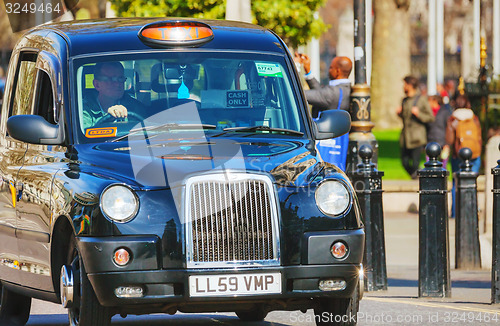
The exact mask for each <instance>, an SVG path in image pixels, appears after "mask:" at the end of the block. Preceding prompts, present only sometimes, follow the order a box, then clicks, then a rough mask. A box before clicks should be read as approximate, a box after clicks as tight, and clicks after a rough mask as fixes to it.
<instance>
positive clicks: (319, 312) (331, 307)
mask: <svg viewBox="0 0 500 326" xmlns="http://www.w3.org/2000/svg"><path fill="white" fill-rule="evenodd" d="M316 300H318V302H317V306H316V308H314V314H315V315H316V316H315V320H316V325H317V326H354V325H356V323H357V314H358V311H359V282H358V283H357V285H356V288H355V289H354V291H353V293H352V295H351V297H350V298H320V299H316Z"/></svg>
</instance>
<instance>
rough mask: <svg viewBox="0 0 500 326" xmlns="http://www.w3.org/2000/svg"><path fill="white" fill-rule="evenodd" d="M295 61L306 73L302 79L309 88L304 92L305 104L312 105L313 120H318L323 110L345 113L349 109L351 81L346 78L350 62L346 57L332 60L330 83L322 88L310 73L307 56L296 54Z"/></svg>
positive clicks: (350, 65)
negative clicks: (335, 110)
mask: <svg viewBox="0 0 500 326" xmlns="http://www.w3.org/2000/svg"><path fill="white" fill-rule="evenodd" d="M295 60H296V61H297V62H299V63H301V64H302V65H303V66H304V71H305V73H306V74H305V76H304V78H305V80H306V82H307V84H308V85H309V88H310V89H309V90H306V91H305V94H306V98H307V102H308V103H309V104H311V105H312V117H313V118H318V116H319V112H321V111H324V110H331V109H337V108H340V109H342V110H346V111H347V110H348V109H349V104H350V100H349V98H350V94H351V81H350V80H349V79H348V78H349V75H350V74H351V70H352V62H351V60H350V59H349V58H348V57H335V58H333V60H332V62H331V63H330V68H329V70H328V74H329V77H330V82H329V84H328V85H327V86H323V87H322V86H321V85H320V83H319V82H318V80H317V79H316V78H315V77H314V76H313V75H312V73H311V59H310V58H309V56H307V55H306V54H302V53H296V54H295ZM341 94H342V95H341ZM340 96H342V99H340ZM339 101H340V107H339Z"/></svg>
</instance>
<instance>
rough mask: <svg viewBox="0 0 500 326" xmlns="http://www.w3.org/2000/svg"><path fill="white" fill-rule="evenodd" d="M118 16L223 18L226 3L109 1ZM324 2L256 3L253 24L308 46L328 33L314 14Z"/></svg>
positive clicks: (277, 0) (289, 41)
mask: <svg viewBox="0 0 500 326" xmlns="http://www.w3.org/2000/svg"><path fill="white" fill-rule="evenodd" d="M110 2H111V3H112V6H113V9H114V10H115V11H116V13H117V15H118V16H123V17H161V16H171V17H194V18H208V19H224V17H225V13H226V5H225V1H224V0H149V1H147V2H146V1H144V0H110ZM324 2H325V0H300V1H299V0H274V1H268V0H253V1H252V12H253V14H254V16H255V18H254V23H256V24H258V25H261V26H263V27H266V28H269V29H271V30H273V31H274V32H275V33H276V34H278V35H279V36H280V37H281V38H282V39H283V40H284V41H285V42H286V43H287V44H288V45H289V46H292V47H294V48H295V47H297V46H298V45H302V44H306V43H307V42H308V41H309V40H310V39H311V38H313V37H319V36H320V35H321V33H323V32H324V31H325V30H326V25H325V23H324V22H323V20H322V19H321V18H319V17H318V18H316V17H315V15H314V13H315V12H316V11H317V10H318V9H319V8H320V7H321V6H322V5H323V4H324Z"/></svg>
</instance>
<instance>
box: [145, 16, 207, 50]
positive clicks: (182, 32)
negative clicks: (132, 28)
mask: <svg viewBox="0 0 500 326" xmlns="http://www.w3.org/2000/svg"><path fill="white" fill-rule="evenodd" d="M138 36H139V38H140V39H141V41H143V42H144V43H150V44H153V45H160V46H162V45H163V46H165V45H167V46H176V45H195V44H200V43H204V42H208V41H210V40H211V39H213V37H214V33H213V31H212V28H210V26H209V25H207V24H205V23H201V22H194V21H163V22H156V23H152V24H147V25H145V26H143V27H142V28H141V30H140V31H139V35H138Z"/></svg>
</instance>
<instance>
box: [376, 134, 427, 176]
mask: <svg viewBox="0 0 500 326" xmlns="http://www.w3.org/2000/svg"><path fill="white" fill-rule="evenodd" d="M400 133H401V130H400V129H391V130H374V131H373V134H374V135H375V138H376V139H377V142H378V170H379V171H383V172H384V179H399V180H411V178H410V176H409V175H408V173H406V171H405V169H404V168H403V165H402V164H401V158H400V154H399V134H400ZM422 164H423V163H422Z"/></svg>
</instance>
